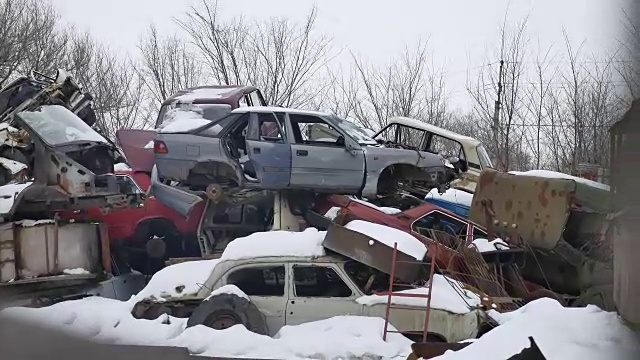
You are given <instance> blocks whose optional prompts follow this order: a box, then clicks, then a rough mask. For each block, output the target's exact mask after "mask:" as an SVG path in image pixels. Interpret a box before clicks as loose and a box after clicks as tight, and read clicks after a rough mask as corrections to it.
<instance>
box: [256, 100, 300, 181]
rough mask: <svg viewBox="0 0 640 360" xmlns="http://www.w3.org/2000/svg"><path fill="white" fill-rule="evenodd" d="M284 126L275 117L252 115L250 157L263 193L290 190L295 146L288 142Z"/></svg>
mask: <svg viewBox="0 0 640 360" xmlns="http://www.w3.org/2000/svg"><path fill="white" fill-rule="evenodd" d="M283 125H284V124H282V123H281V122H280V121H279V120H278V118H276V116H275V115H274V114H273V113H252V114H251V118H250V123H249V131H248V133H247V140H246V142H247V153H248V157H249V161H250V162H251V164H252V166H253V169H254V171H255V173H256V177H257V180H258V181H259V183H260V185H261V187H262V188H263V189H270V190H279V189H285V188H287V187H288V186H289V180H290V178H291V145H289V143H288V142H287V140H286V136H285V132H284V127H283ZM245 173H247V171H246V166H245ZM247 176H250V174H247Z"/></svg>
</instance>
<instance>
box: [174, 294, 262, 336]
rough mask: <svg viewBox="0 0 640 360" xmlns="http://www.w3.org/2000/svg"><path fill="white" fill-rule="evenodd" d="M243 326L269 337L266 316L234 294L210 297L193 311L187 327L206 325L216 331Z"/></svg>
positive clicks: (250, 303) (249, 302)
mask: <svg viewBox="0 0 640 360" xmlns="http://www.w3.org/2000/svg"><path fill="white" fill-rule="evenodd" d="M237 324H242V325H244V327H246V328H247V330H249V331H251V332H254V333H257V334H261V335H269V329H268V328H267V322H266V320H265V317H264V315H263V314H262V313H261V312H260V310H258V308H257V307H256V306H255V305H254V304H253V303H252V302H251V301H249V300H247V299H245V298H242V297H240V296H237V295H233V294H219V295H214V296H212V297H210V298H209V299H207V300H205V301H203V302H202V303H200V305H198V307H197V308H196V309H195V310H194V311H193V313H192V314H191V316H190V317H189V320H188V321H187V327H192V326H196V325H204V326H207V327H210V328H212V329H216V330H222V329H226V328H228V327H231V326H233V325H237Z"/></svg>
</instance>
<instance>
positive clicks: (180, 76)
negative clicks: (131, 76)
mask: <svg viewBox="0 0 640 360" xmlns="http://www.w3.org/2000/svg"><path fill="white" fill-rule="evenodd" d="M138 49H139V50H140V55H141V61H140V66H139V67H138V70H139V76H140V78H142V79H143V82H144V84H145V87H146V88H147V90H148V91H149V92H150V94H151V96H152V99H153V101H155V102H156V103H158V104H159V103H162V102H163V101H164V100H165V99H166V98H168V97H169V96H171V95H173V94H174V93H176V92H177V91H179V90H182V89H185V88H189V87H193V86H196V85H199V84H200V83H201V82H202V81H203V78H202V75H203V74H202V67H201V66H200V62H199V61H198V59H197V57H196V56H195V53H194V52H192V51H190V49H189V48H188V47H187V45H186V44H185V43H184V41H183V40H182V39H180V38H179V37H177V36H176V35H174V36H170V37H166V38H162V37H161V36H160V35H159V34H158V30H157V29H156V27H155V26H153V25H152V26H150V27H149V30H148V32H147V34H146V35H145V36H144V37H143V38H142V39H141V40H140V43H139V45H138Z"/></svg>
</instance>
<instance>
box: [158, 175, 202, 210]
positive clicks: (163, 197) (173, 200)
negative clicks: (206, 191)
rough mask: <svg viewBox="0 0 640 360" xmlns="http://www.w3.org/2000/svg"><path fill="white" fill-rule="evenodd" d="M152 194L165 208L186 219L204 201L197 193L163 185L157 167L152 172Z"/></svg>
mask: <svg viewBox="0 0 640 360" xmlns="http://www.w3.org/2000/svg"><path fill="white" fill-rule="evenodd" d="M151 194H152V195H153V196H155V197H156V199H158V201H160V202H161V203H163V204H164V205H165V206H167V207H169V208H171V209H173V210H175V211H176V212H177V213H178V214H180V215H182V216H184V217H188V216H189V214H190V213H191V211H192V210H193V209H194V208H195V207H196V205H198V203H200V202H202V201H204V200H203V199H202V198H201V197H200V196H198V195H196V194H195V193H192V192H190V191H187V190H182V189H179V188H177V187H175V186H170V185H167V184H163V183H162V182H161V181H160V179H159V178H158V170H157V168H156V166H155V165H154V166H153V169H152V170H151Z"/></svg>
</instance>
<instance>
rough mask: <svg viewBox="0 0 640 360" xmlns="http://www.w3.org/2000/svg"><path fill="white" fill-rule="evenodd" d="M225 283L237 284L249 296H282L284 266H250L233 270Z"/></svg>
mask: <svg viewBox="0 0 640 360" xmlns="http://www.w3.org/2000/svg"><path fill="white" fill-rule="evenodd" d="M227 284H232V285H235V286H237V287H238V288H239V289H240V290H242V291H243V292H244V293H245V294H247V295H249V296H284V288H285V286H284V285H285V268H284V265H279V266H264V265H263V266H252V267H245V268H241V269H238V270H235V271H233V272H232V273H231V274H229V276H228V277H227Z"/></svg>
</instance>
